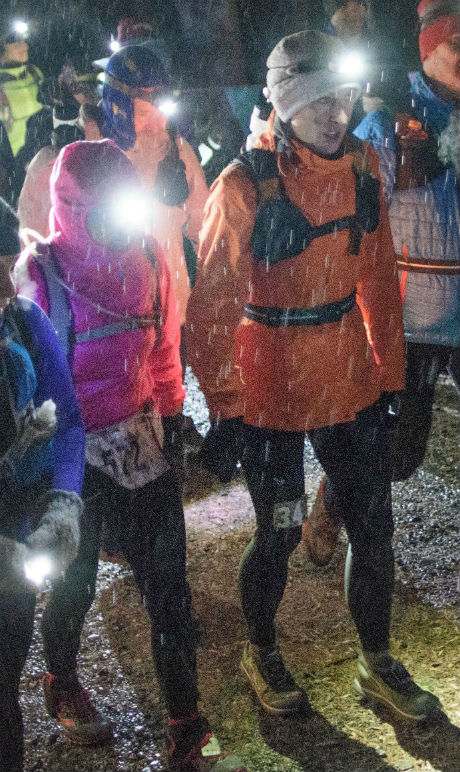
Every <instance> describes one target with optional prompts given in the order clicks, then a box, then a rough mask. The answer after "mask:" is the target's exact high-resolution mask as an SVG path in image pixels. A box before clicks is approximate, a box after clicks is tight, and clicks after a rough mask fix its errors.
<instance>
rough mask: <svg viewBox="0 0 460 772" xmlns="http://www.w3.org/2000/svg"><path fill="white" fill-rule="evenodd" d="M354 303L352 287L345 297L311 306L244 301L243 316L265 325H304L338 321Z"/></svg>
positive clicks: (354, 292)
mask: <svg viewBox="0 0 460 772" xmlns="http://www.w3.org/2000/svg"><path fill="white" fill-rule="evenodd" d="M355 303H356V290H355V289H354V290H353V292H351V293H350V294H349V295H347V297H346V298H342V300H335V301H334V302H333V303H325V304H324V305H322V306H312V307H311V308H278V307H277V306H254V305H253V304H252V303H246V304H245V306H244V316H245V317H246V319H251V321H253V322H259V323H260V324H264V325H265V326H266V327H306V326H309V325H319V324H328V323H329V322H340V320H341V318H342V316H344V315H345V314H347V313H348V312H349V311H351V309H352V308H353V306H354V305H355Z"/></svg>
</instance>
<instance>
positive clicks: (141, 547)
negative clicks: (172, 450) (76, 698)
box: [122, 472, 198, 718]
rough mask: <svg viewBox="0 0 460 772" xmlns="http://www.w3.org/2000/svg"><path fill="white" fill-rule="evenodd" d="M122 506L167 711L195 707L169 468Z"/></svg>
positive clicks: (181, 533)
mask: <svg viewBox="0 0 460 772" xmlns="http://www.w3.org/2000/svg"><path fill="white" fill-rule="evenodd" d="M129 510H130V511H131V515H130V514H129V512H128V511H126V523H127V524H128V527H127V528H126V531H124V532H123V536H122V538H123V543H124V551H125V554H126V557H127V558H128V560H129V562H130V564H131V567H132V569H133V572H134V575H135V578H136V582H137V584H138V586H139V590H140V592H141V595H142V597H143V599H144V602H145V606H146V608H147V611H148V613H149V615H150V619H151V625H152V655H153V660H154V663H155V667H156V672H157V676H158V681H159V683H160V686H161V689H162V692H163V696H164V699H165V702H166V705H167V709H168V713H169V716H170V717H172V718H180V717H183V716H188V715H190V714H191V713H194V712H196V710H197V701H198V686H197V673H196V657H195V650H196V632H195V627H194V623H193V619H192V614H191V604H190V591H189V588H188V585H187V580H186V567H185V524H184V513H183V508H182V501H181V497H180V493H179V491H178V488H177V483H176V480H175V477H174V475H173V473H172V472H167V473H166V474H164V475H162V476H161V477H160V478H159V479H158V480H155V481H154V482H153V483H150V484H149V485H146V486H144V488H142V490H141V491H139V492H138V493H137V494H136V495H135V496H134V498H133V499H132V501H131V503H130V505H129Z"/></svg>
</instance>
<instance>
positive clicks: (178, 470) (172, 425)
mask: <svg viewBox="0 0 460 772" xmlns="http://www.w3.org/2000/svg"><path fill="white" fill-rule="evenodd" d="M161 423H162V424H163V455H164V457H165V459H166V461H167V462H168V464H170V466H171V467H172V469H173V471H174V473H175V475H176V478H177V482H178V484H179V487H180V488H182V485H183V484H184V477H185V469H184V443H183V439H182V423H183V415H182V413H176V415H165V416H163V417H162V419H161Z"/></svg>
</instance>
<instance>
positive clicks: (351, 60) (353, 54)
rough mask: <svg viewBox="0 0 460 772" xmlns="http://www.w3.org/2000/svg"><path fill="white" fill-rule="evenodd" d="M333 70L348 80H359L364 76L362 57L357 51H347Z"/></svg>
mask: <svg viewBox="0 0 460 772" xmlns="http://www.w3.org/2000/svg"><path fill="white" fill-rule="evenodd" d="M334 69H335V70H336V72H340V73H341V74H342V75H345V76H347V77H349V78H360V77H362V75H363V74H364V70H365V62H364V57H363V56H362V55H361V54H360V53H359V51H348V52H347V53H346V54H343V55H342V56H341V57H340V58H339V59H338V60H337V62H336V64H335V67H334Z"/></svg>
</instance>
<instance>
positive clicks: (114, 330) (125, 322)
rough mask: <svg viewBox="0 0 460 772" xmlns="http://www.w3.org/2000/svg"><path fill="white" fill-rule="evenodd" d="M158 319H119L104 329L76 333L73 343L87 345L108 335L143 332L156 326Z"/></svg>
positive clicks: (73, 336)
mask: <svg viewBox="0 0 460 772" xmlns="http://www.w3.org/2000/svg"><path fill="white" fill-rule="evenodd" d="M158 321H159V317H150V316H148V317H138V318H134V317H132V318H129V317H128V318H126V319H120V320H119V321H118V322H113V324H106V325H105V326H104V327H95V328H93V329H92V330H87V332H76V333H75V334H74V335H72V339H73V341H74V343H88V341H91V340H98V339H99V338H108V337H109V336H110V335H119V334H120V333H122V332H132V331H133V330H144V329H145V328H147V327H155V326H156V325H157V324H158Z"/></svg>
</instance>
